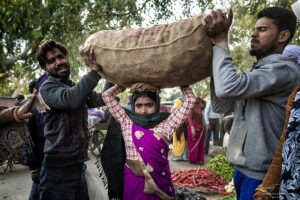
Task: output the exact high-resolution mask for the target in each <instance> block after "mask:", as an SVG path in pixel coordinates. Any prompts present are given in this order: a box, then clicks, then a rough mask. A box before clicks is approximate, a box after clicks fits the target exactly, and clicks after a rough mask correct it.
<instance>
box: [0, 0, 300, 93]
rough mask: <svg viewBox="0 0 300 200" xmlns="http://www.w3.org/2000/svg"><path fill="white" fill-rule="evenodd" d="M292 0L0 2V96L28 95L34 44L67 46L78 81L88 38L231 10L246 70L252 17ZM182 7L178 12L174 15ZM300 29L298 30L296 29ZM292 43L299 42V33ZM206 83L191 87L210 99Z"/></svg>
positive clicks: (238, 55) (234, 44) (237, 53)
mask: <svg viewBox="0 0 300 200" xmlns="http://www.w3.org/2000/svg"><path fill="white" fill-rule="evenodd" d="M293 2H294V0H280V1H279V0H254V1H252V0H251V1H250V0H218V1H217V0H213V1H211V0H210V1H209V0H172V1H169V0H138V1H137V0H122V1H120V0H101V1H95V0H2V1H0V87H1V88H2V89H1V90H0V96H4V95H5V96H11V95H13V96H14V95H16V94H17V93H20V92H21V93H25V94H26V93H27V90H28V89H27V85H28V83H29V82H30V80H31V79H33V78H34V77H35V76H39V74H42V73H43V71H42V70H41V69H40V68H39V66H38V63H37V61H36V58H35V51H36V48H37V45H38V44H39V43H40V42H41V41H42V40H44V39H48V38H52V39H56V40H58V41H60V42H62V43H63V44H65V45H66V47H67V49H68V50H69V60H70V63H71V66H72V69H71V70H72V71H71V76H72V77H71V78H72V79H73V80H78V79H79V78H80V76H81V74H82V73H84V72H86V71H87V69H86V67H84V65H83V63H82V61H81V58H80V56H79V53H78V48H79V46H80V45H81V44H83V42H84V40H85V39H86V38H87V37H88V35H90V34H92V33H94V32H96V31H100V30H105V29H124V28H131V27H137V26H142V25H146V26H149V25H152V24H157V23H167V22H172V21H174V20H179V19H181V18H184V17H190V16H192V15H195V14H198V13H201V12H205V11H209V10H210V9H215V8H220V7H221V8H226V7H228V5H229V4H231V5H233V10H234V24H233V25H232V28H231V31H230V44H231V46H230V47H231V50H232V55H233V58H234V59H233V61H234V64H235V65H236V66H237V69H238V70H239V71H244V70H247V69H249V67H250V66H251V65H252V62H253V61H254V60H253V58H250V57H249V53H248V51H249V48H248V46H249V41H250V33H251V29H252V27H253V25H254V22H255V15H256V14H257V12H258V11H259V10H261V9H262V8H265V7H267V6H273V5H277V6H282V7H285V8H288V9H290V5H291V4H292V3H293ZM178 8H180V12H178ZM298 29H299V27H298ZM292 42H293V43H296V44H297V43H298V44H299V42H300V39H299V32H298V33H297V34H296V35H295V37H294V40H293V41H292ZM208 84H209V79H207V80H204V81H201V82H199V83H197V84H195V86H193V88H194V89H195V91H196V93H197V95H203V96H206V97H208V94H209V93H208V88H209V87H208Z"/></svg>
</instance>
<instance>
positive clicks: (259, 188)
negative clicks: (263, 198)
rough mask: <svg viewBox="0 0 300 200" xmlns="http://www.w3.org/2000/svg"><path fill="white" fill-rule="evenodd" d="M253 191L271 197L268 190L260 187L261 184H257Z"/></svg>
mask: <svg viewBox="0 0 300 200" xmlns="http://www.w3.org/2000/svg"><path fill="white" fill-rule="evenodd" d="M255 191H258V192H261V193H263V194H265V195H267V196H269V197H270V198H271V199H272V194H271V193H270V192H268V191H267V190H266V189H264V188H262V186H258V187H257V188H256V189H255Z"/></svg>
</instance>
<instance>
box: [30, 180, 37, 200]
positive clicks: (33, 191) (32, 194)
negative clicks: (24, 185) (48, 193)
mask: <svg viewBox="0 0 300 200" xmlns="http://www.w3.org/2000/svg"><path fill="white" fill-rule="evenodd" d="M39 198H40V197H39V184H37V183H35V182H33V183H32V186H31V191H30V195H29V198H28V200H39Z"/></svg>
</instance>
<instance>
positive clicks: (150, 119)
mask: <svg viewBox="0 0 300 200" xmlns="http://www.w3.org/2000/svg"><path fill="white" fill-rule="evenodd" d="M125 112H126V114H127V115H128V117H129V118H130V119H131V120H132V122H133V123H134V124H136V125H138V126H140V127H143V128H146V129H150V128H154V127H155V126H156V125H158V124H159V123H160V122H162V121H163V120H165V119H167V118H168V117H169V115H170V113H166V112H157V113H153V114H147V115H145V114H138V113H134V112H132V111H131V110H128V109H125Z"/></svg>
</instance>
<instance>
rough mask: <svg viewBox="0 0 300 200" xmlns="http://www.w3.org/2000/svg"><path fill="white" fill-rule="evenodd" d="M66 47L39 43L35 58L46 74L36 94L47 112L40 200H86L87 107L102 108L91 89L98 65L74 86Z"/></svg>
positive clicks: (96, 80)
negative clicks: (47, 75)
mask: <svg viewBox="0 0 300 200" xmlns="http://www.w3.org/2000/svg"><path fill="white" fill-rule="evenodd" d="M67 55H68V51H67V50H66V48H65V47H64V46H63V45H62V44H60V43H59V42H56V41H54V40H48V41H45V42H43V43H42V44H40V46H39V47H38V50H37V59H38V61H39V64H40V66H41V67H42V68H43V69H44V70H45V71H46V72H47V73H48V74H49V77H48V79H47V80H46V81H45V82H44V84H43V85H42V87H41V88H40V94H41V96H42V98H43V99H44V101H45V103H46V104H47V105H48V106H49V107H50V109H51V110H49V111H47V112H46V114H45V115H44V135H45V138H46V141H45V146H44V154H45V155H44V160H43V166H42V168H41V174H40V199H41V200H43V199H47V200H51V199H53V200H54V199H55V200H59V199H61V200H68V199H70V200H71V199H72V200H74V199H78V200H80V199H84V200H86V199H89V195H88V189H87V182H86V178H85V173H86V165H85V163H84V162H85V161H87V160H88V152H87V148H88V140H87V136H88V129H87V108H88V107H89V108H93V107H100V106H103V105H104V103H103V100H102V97H101V94H100V93H96V92H94V91H93V89H94V88H95V87H96V86H97V84H98V81H99V80H100V78H101V77H100V75H99V74H98V73H97V72H96V70H98V69H97V67H98V66H93V67H91V71H90V72H89V73H88V74H87V75H85V76H83V77H82V79H81V80H80V81H79V82H78V83H77V84H74V83H73V82H72V81H71V80H70V79H69V75H70V64H69V62H68V59H67Z"/></svg>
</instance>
